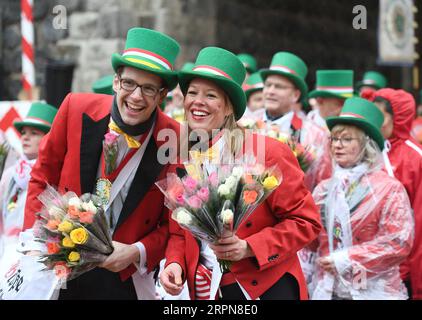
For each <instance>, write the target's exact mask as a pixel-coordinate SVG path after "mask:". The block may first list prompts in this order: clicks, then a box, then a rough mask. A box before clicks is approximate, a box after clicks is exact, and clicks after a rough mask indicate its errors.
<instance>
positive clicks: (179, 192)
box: [167, 184, 184, 201]
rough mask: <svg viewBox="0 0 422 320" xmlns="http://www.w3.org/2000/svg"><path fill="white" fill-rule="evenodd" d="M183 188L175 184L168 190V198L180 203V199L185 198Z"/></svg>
mask: <svg viewBox="0 0 422 320" xmlns="http://www.w3.org/2000/svg"><path fill="white" fill-rule="evenodd" d="M183 191H184V189H183V186H182V185H181V184H175V185H173V186H172V187H171V188H169V189H168V190H167V193H168V197H169V199H170V200H171V201H178V199H179V197H182V196H183Z"/></svg>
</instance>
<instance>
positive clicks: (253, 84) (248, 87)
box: [243, 72, 264, 101]
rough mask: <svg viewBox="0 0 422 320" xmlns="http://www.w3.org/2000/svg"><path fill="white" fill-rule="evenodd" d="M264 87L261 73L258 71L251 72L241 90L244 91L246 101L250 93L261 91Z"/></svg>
mask: <svg viewBox="0 0 422 320" xmlns="http://www.w3.org/2000/svg"><path fill="white" fill-rule="evenodd" d="M263 89H264V82H263V81H262V78H261V74H260V73H259V72H255V73H252V74H251V75H250V77H249V78H248V80H247V81H246V83H245V84H244V85H243V91H245V95H246V101H247V100H249V97H250V95H251V94H252V93H254V92H257V91H262V90H263Z"/></svg>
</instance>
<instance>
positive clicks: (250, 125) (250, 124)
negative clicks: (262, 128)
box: [240, 119, 255, 129]
mask: <svg viewBox="0 0 422 320" xmlns="http://www.w3.org/2000/svg"><path fill="white" fill-rule="evenodd" d="M240 125H241V126H243V127H244V128H246V129H252V128H253V126H254V125H255V121H254V120H252V119H242V121H241V122H240Z"/></svg>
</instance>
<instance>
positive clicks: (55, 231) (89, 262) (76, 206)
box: [34, 186, 113, 280]
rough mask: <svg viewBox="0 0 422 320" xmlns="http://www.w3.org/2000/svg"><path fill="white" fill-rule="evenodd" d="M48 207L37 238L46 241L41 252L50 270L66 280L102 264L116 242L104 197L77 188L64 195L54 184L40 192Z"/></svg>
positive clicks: (45, 206)
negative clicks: (106, 211) (110, 229)
mask: <svg viewBox="0 0 422 320" xmlns="http://www.w3.org/2000/svg"><path fill="white" fill-rule="evenodd" d="M39 200H40V201H41V202H42V203H43V205H44V208H43V210H42V212H41V213H39V216H40V219H39V220H38V221H37V222H36V224H35V226H34V235H35V238H36V241H39V242H42V243H44V244H45V245H46V248H47V253H46V254H43V255H42V256H41V260H40V261H41V262H43V263H44V264H45V266H46V268H47V269H48V270H51V269H54V270H55V271H56V274H57V275H58V276H60V277H63V278H65V279H66V280H70V279H73V278H75V277H77V276H79V275H81V274H82V273H84V272H87V271H89V270H91V269H93V268H95V267H96V266H98V265H99V264H101V263H102V262H103V261H104V260H105V259H106V258H107V256H108V255H110V254H111V253H112V252H113V245H112V240H111V235H110V231H109V227H108V224H107V220H106V218H105V215H104V210H103V207H102V204H101V199H100V198H99V197H97V196H95V195H91V194H84V195H82V196H81V197H78V196H77V195H76V194H75V193H73V192H68V193H66V194H65V195H60V194H59V193H58V192H57V191H56V190H54V189H53V188H52V187H50V186H48V187H47V189H46V190H45V191H44V192H43V193H42V194H41V195H40V196H39Z"/></svg>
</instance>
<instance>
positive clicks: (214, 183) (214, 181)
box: [208, 172, 218, 188]
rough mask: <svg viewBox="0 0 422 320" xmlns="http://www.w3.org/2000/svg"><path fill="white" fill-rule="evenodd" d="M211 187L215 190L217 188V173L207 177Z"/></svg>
mask: <svg viewBox="0 0 422 320" xmlns="http://www.w3.org/2000/svg"><path fill="white" fill-rule="evenodd" d="M208 179H209V181H210V183H211V185H212V186H213V187H214V188H215V187H217V186H218V176H217V172H213V173H211V174H210V175H209V177H208Z"/></svg>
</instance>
